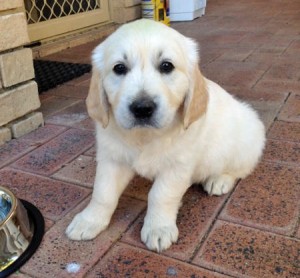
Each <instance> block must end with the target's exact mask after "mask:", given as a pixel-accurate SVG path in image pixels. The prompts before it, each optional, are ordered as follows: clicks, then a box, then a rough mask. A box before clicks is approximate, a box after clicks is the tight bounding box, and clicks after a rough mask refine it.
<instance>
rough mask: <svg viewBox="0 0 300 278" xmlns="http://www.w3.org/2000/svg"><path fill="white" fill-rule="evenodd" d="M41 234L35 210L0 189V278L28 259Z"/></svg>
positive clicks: (30, 205)
mask: <svg viewBox="0 0 300 278" xmlns="http://www.w3.org/2000/svg"><path fill="white" fill-rule="evenodd" d="M43 232H44V219H43V217H42V215H41V213H40V212H39V210H38V209H37V208H36V207H35V206H33V205H32V204H30V203H28V202H26V201H24V200H19V199H18V198H16V197H15V196H14V194H13V193H12V192H11V191H10V190H8V189H6V188H4V187H1V186H0V277H6V276H8V275H9V274H11V273H12V272H14V271H16V270H17V269H18V268H19V267H20V266H21V265H23V264H24V263H25V261H27V260H28V259H29V257H30V256H31V255H32V254H33V253H34V252H35V250H36V249H37V247H38V246H39V244H40V242H41V239H42V236H43Z"/></svg>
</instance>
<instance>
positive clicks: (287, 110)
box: [278, 83, 300, 123]
mask: <svg viewBox="0 0 300 278" xmlns="http://www.w3.org/2000/svg"><path fill="white" fill-rule="evenodd" d="M299 85H300V83H299ZM278 119H279V120H282V121H287V122H297V123H299V122H300V94H298V95H297V94H291V95H290V97H289V98H288V100H287V102H286V103H285V105H284V106H283V108H282V109H281V111H280V114H279V115H278Z"/></svg>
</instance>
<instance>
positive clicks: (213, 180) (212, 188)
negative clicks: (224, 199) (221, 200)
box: [203, 175, 235, 196]
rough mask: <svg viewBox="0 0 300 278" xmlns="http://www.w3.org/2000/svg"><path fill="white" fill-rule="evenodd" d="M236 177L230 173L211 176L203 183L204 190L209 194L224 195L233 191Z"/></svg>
mask: <svg viewBox="0 0 300 278" xmlns="http://www.w3.org/2000/svg"><path fill="white" fill-rule="evenodd" d="M234 182H235V178H233V177H232V176H230V175H221V176H217V177H216V176H215V177H210V178H209V179H208V180H207V181H206V182H205V184H204V185H203V188H204V190H205V191H206V192H207V193H208V194H209V195H218V196H220V195H223V194H226V193H228V192H229V191H231V189H232V188H233V186H234Z"/></svg>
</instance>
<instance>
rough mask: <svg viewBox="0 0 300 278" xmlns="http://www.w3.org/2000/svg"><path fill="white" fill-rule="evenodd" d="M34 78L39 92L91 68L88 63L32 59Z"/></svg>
mask: <svg viewBox="0 0 300 278" xmlns="http://www.w3.org/2000/svg"><path fill="white" fill-rule="evenodd" d="M33 63H34V71H35V80H36V82H37V84H38V90H39V93H42V92H45V91H47V90H49V89H52V88H55V87H56V86H57V85H60V84H63V83H65V82H67V81H70V80H72V79H74V78H76V77H79V76H81V75H83V74H85V73H87V72H90V71H91V69H92V66H91V65H88V64H74V63H65V62H56V61H45V60H34V61H33Z"/></svg>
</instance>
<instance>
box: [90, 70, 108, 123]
mask: <svg viewBox="0 0 300 278" xmlns="http://www.w3.org/2000/svg"><path fill="white" fill-rule="evenodd" d="M86 106H87V110H88V113H89V115H90V117H91V118H92V119H93V120H95V121H98V122H100V123H101V124H102V126H103V128H106V127H107V125H108V121H109V104H108V100H107V96H106V94H105V91H104V88H103V85H102V78H101V75H100V72H99V70H98V69H97V68H96V67H95V66H93V71H92V78H91V83H90V89H89V93H88V96H87V99H86Z"/></svg>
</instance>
